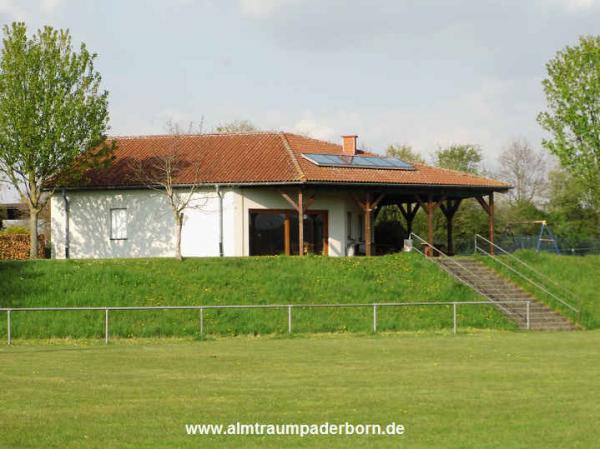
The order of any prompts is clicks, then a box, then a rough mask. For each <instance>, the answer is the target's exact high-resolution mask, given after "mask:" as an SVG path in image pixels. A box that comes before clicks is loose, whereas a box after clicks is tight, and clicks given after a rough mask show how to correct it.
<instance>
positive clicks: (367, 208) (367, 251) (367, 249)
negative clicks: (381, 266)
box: [363, 192, 371, 256]
mask: <svg viewBox="0 0 600 449" xmlns="http://www.w3.org/2000/svg"><path fill="white" fill-rule="evenodd" d="M364 212H365V213H364V214H363V215H364V217H365V255H366V256H370V255H371V194H370V193H369V192H367V194H366V200H365V211H364Z"/></svg>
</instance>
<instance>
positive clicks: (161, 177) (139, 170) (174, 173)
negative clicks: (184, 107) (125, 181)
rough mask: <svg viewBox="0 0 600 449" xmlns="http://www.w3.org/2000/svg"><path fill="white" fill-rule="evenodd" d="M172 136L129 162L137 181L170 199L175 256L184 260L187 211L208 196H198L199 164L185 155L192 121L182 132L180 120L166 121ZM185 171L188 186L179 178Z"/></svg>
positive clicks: (192, 127) (203, 201)
mask: <svg viewBox="0 0 600 449" xmlns="http://www.w3.org/2000/svg"><path fill="white" fill-rule="evenodd" d="M167 129H168V131H169V135H170V137H169V139H168V141H167V142H165V147H164V148H163V149H161V151H160V153H157V154H155V155H153V156H150V157H148V158H146V159H143V160H136V161H132V162H131V163H130V169H131V174H132V176H133V177H134V178H135V180H136V181H137V182H140V183H142V184H143V185H145V186H146V187H148V188H149V189H152V190H156V191H158V192H162V193H163V194H164V195H165V196H166V198H167V201H168V204H169V206H170V209H171V212H172V213H173V217H174V219H175V257H176V258H177V260H182V259H183V257H182V255H181V230H182V228H183V220H184V211H185V210H186V209H190V208H200V207H202V206H203V204H204V203H205V201H206V200H205V199H200V198H198V195H196V193H197V192H198V189H199V187H200V182H199V172H200V164H199V163H198V162H197V161H194V160H193V159H192V158H190V157H186V155H185V153H184V151H183V146H182V136H183V134H191V131H192V130H193V129H194V126H193V124H191V123H190V125H189V127H188V129H186V131H185V132H182V128H181V126H180V125H179V124H177V123H174V122H168V123H167ZM184 173H185V175H186V182H185V188H184V187H180V186H179V185H178V184H180V183H179V182H178V178H179V177H180V176H181V175H182V174H184ZM187 179H189V181H188V180H187Z"/></svg>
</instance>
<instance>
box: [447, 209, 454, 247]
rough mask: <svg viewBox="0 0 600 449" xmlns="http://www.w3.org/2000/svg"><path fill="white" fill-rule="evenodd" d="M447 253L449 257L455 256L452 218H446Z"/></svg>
mask: <svg viewBox="0 0 600 449" xmlns="http://www.w3.org/2000/svg"><path fill="white" fill-rule="evenodd" d="M446 237H447V243H446V253H447V254H448V255H450V256H451V255H453V254H454V241H453V239H452V218H446Z"/></svg>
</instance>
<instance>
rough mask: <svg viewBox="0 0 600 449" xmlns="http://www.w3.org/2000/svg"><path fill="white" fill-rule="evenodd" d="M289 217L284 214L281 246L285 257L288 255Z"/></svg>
mask: <svg viewBox="0 0 600 449" xmlns="http://www.w3.org/2000/svg"><path fill="white" fill-rule="evenodd" d="M290 215H291V214H288V213H286V214H285V219H284V221H283V246H284V249H285V255H286V256H289V255H290Z"/></svg>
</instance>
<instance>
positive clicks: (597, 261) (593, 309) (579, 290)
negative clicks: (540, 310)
mask: <svg viewBox="0 0 600 449" xmlns="http://www.w3.org/2000/svg"><path fill="white" fill-rule="evenodd" d="M516 255H517V256H518V257H519V258H520V259H522V260H524V261H525V262H527V263H529V264H530V265H532V266H533V267H535V269H536V270H538V271H540V272H541V273H543V274H545V275H547V276H548V277H549V278H550V279H552V280H553V281H555V282H557V283H558V284H560V285H561V286H562V287H564V289H565V290H566V293H565V292H563V293H560V294H559V296H561V297H563V298H564V299H566V300H568V301H569V302H570V303H572V304H573V305H574V306H576V307H577V308H579V309H580V310H581V315H580V316H573V317H574V318H575V319H577V320H578V321H580V322H581V323H582V324H583V325H584V326H585V327H586V328H588V329H598V328H600V295H599V294H598V284H599V282H600V256H584V257H580V256H562V255H561V256H559V255H556V254H548V253H536V252H534V251H519V252H518V253H516ZM484 260H485V258H484ZM491 266H492V267H494V268H496V269H500V270H501V271H502V267H498V266H496V264H492V265H491ZM511 266H512V265H511ZM503 272H504V274H505V275H507V276H509V277H510V278H511V279H513V280H514V281H515V282H516V283H518V284H520V285H521V286H523V287H524V288H526V289H528V290H530V291H531V292H532V293H534V294H536V295H537V296H539V297H541V298H542V299H544V300H545V301H547V302H548V303H549V304H550V305H551V306H553V307H555V308H557V309H558V310H560V311H562V312H563V313H565V314H567V315H570V314H569V310H568V309H566V308H565V307H561V306H560V304H557V303H556V301H553V299H552V298H544V294H543V293H542V292H539V291H537V289H535V287H534V288H533V289H532V287H531V286H530V285H529V284H527V283H526V282H525V281H523V279H521V278H519V277H518V276H516V275H514V274H512V273H510V272H509V271H507V270H504V271H503ZM552 291H553V292H554V291H555V290H552ZM559 292H560V291H559Z"/></svg>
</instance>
